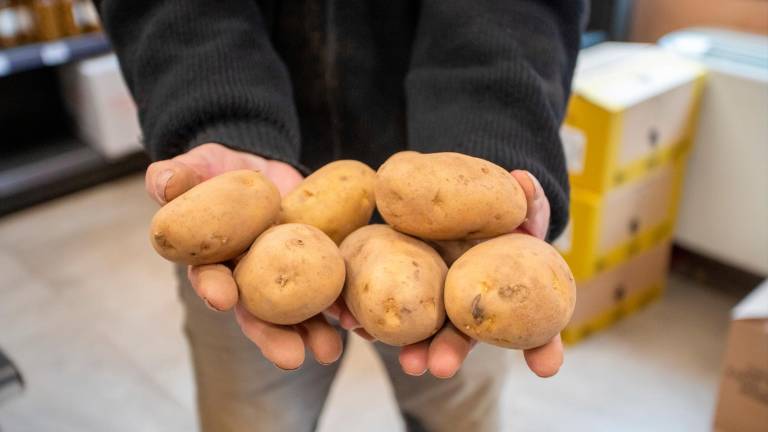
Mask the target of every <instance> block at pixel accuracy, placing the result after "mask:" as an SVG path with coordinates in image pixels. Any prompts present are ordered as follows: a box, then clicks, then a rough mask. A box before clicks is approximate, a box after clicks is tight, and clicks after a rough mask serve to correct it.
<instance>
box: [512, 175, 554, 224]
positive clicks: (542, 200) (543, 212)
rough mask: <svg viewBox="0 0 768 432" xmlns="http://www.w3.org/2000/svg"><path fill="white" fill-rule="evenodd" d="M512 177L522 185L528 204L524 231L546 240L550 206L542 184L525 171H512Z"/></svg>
mask: <svg viewBox="0 0 768 432" xmlns="http://www.w3.org/2000/svg"><path fill="white" fill-rule="evenodd" d="M512 176H513V177H514V178H515V179H516V180H517V182H518V183H520V186H521V187H522V188H523V192H524V193H525V199H526V201H527V203H528V210H527V212H526V215H525V221H524V222H523V224H522V225H521V226H520V228H521V229H522V230H524V231H525V232H527V233H528V234H531V235H532V236H534V237H537V238H540V239H544V237H546V235H547V230H548V229H549V218H550V212H551V209H550V206H549V200H548V199H547V196H546V194H545V193H544V188H542V187H541V183H539V181H538V180H537V179H536V177H534V176H533V175H532V174H531V173H529V172H528V171H524V170H515V171H512Z"/></svg>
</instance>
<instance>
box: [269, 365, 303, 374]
mask: <svg viewBox="0 0 768 432" xmlns="http://www.w3.org/2000/svg"><path fill="white" fill-rule="evenodd" d="M272 366H274V367H276V368H278V369H280V370H281V371H285V372H291V371H295V370H296V369H298V367H296V368H293V369H286V368H281V367H280V366H278V365H277V363H272ZM299 367H301V366H299Z"/></svg>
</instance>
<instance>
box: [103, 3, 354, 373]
mask: <svg viewBox="0 0 768 432" xmlns="http://www.w3.org/2000/svg"><path fill="white" fill-rule="evenodd" d="M98 6H99V9H100V12H101V15H102V18H103V21H104V24H105V27H106V28H107V31H108V33H109V35H110V38H111V40H112V43H113V45H114V47H115V50H116V51H117V54H118V57H119V59H120V63H121V67H122V69H123V75H124V76H125V79H126V81H127V83H128V86H129V87H130V89H131V91H132V93H133V96H134V98H135V100H136V102H137V105H138V107H139V115H140V120H141V125H142V129H143V131H144V135H145V144H146V146H147V149H148V151H149V152H150V154H151V156H152V157H153V158H154V159H161V160H158V161H157V162H155V163H153V164H151V165H150V166H149V168H148V169H147V173H146V176H145V185H146V188H147V192H148V193H149V195H150V196H151V197H152V198H154V199H155V200H156V201H157V202H158V203H159V204H161V205H162V204H165V203H166V202H168V201H171V200H173V199H174V198H176V197H178V196H179V195H181V194H182V193H184V192H185V191H186V190H188V189H189V188H191V187H193V186H195V185H196V184H198V183H200V182H201V181H204V180H206V179H208V178H211V177H213V176H216V175H218V174H221V173H223V172H226V171H230V170H236V169H254V170H260V171H261V172H262V173H264V175H266V176H267V177H268V178H270V179H271V180H272V181H273V182H274V183H275V185H276V186H277V187H278V188H279V189H280V191H281V192H282V193H286V192H287V191H289V190H291V189H292V188H293V187H295V186H296V185H297V184H298V183H299V182H301V175H300V174H299V173H298V172H297V171H296V170H295V169H294V168H292V167H291V166H290V165H288V164H286V163H283V162H280V161H285V162H289V163H291V164H293V165H294V166H296V165H298V164H297V162H298V160H299V133H298V121H297V118H296V113H295V109H294V107H293V104H292V96H291V88H290V82H289V79H288V73H287V71H286V70H285V67H284V65H283V64H282V63H281V62H280V61H279V59H278V57H277V55H276V54H275V52H274V51H273V49H272V47H271V44H270V41H269V38H268V35H267V31H266V29H265V25H264V22H263V21H262V18H261V15H260V12H259V10H258V7H257V5H256V2H253V1H249V0H220V1H216V2H213V1H206V0H153V1H149V0H142V1H137V0H102V1H101V2H100V3H99V4H98ZM220 144H224V145H226V146H227V147H224V146H222V145H220ZM239 150H242V151H239ZM253 153H256V154H258V155H261V156H263V157H261V156H257V155H255V154H253ZM265 158H266V159H265ZM188 275H189V279H190V282H191V283H192V287H193V288H194V289H195V291H196V292H197V294H198V295H199V296H200V297H201V299H202V300H203V301H205V302H206V304H207V305H208V306H209V307H210V308H212V309H214V310H217V311H221V312H223V311H229V310H232V309H234V315H235V319H236V320H237V322H238V324H239V325H240V328H241V330H242V331H243V333H244V334H245V336H246V337H248V338H249V339H250V340H251V341H252V342H253V343H254V344H256V345H257V346H258V347H259V349H261V351H262V354H263V355H264V356H265V357H266V358H267V359H269V360H270V361H271V362H272V363H274V364H275V365H276V366H278V367H281V368H284V369H295V368H298V367H299V366H300V365H301V364H302V363H303V362H304V359H305V351H306V350H307V349H308V350H309V351H310V352H312V354H313V355H314V357H315V359H317V360H318V361H319V362H322V363H332V362H334V361H336V360H337V359H338V358H339V356H340V355H341V350H342V342H341V336H340V335H339V334H338V332H337V331H336V330H335V329H334V328H333V327H332V326H331V325H330V324H329V323H328V322H327V321H326V319H325V317H324V315H323V314H318V315H316V316H314V317H312V318H310V319H308V320H307V321H305V322H303V323H300V324H298V325H296V326H279V325H275V324H271V323H268V322H265V321H261V320H259V319H257V318H256V317H254V316H252V315H251V314H250V313H248V312H247V311H245V309H243V308H242V307H241V306H239V305H238V304H237V302H238V291H237V286H236V284H235V281H234V279H233V277H232V270H231V268H230V267H229V266H228V265H225V264H210V265H203V266H193V267H189V272H188Z"/></svg>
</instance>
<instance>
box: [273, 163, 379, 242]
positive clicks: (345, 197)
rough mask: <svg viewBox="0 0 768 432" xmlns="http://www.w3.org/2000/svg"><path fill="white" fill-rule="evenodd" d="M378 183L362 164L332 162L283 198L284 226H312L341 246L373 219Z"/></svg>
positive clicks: (374, 176)
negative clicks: (345, 239)
mask: <svg viewBox="0 0 768 432" xmlns="http://www.w3.org/2000/svg"><path fill="white" fill-rule="evenodd" d="M375 183H376V172H375V171H373V170H372V169H371V168H370V167H369V166H368V165H366V164H364V163H362V162H358V161H353V160H341V161H336V162H331V163H329V164H328V165H325V166H324V167H322V168H320V169H319V170H317V171H315V172H314V173H312V175H310V176H309V177H307V178H306V179H304V181H303V182H302V183H301V184H300V185H299V186H298V187H297V188H296V189H295V190H293V191H291V193H289V194H288V195H286V197H285V198H283V204H282V214H281V223H291V222H296V223H305V224H308V225H312V226H314V227H317V228H319V229H320V230H321V231H323V232H324V233H326V234H327V235H328V237H330V238H331V239H332V240H333V241H335V242H336V244H339V243H341V241H342V240H344V238H345V237H346V236H348V235H349V233H351V232H352V231H354V230H356V229H358V228H360V227H361V226H363V225H365V224H367V223H368V221H369V220H370V219H371V214H372V213H373V209H374V207H375V206H376V200H375V199H374V196H373V187H374V184H375Z"/></svg>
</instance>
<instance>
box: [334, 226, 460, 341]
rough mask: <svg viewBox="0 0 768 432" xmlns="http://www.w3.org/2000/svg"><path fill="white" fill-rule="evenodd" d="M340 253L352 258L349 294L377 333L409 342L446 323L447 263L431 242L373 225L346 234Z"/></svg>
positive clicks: (349, 301) (369, 327) (362, 320)
mask: <svg viewBox="0 0 768 432" xmlns="http://www.w3.org/2000/svg"><path fill="white" fill-rule="evenodd" d="M341 254H342V255H343V256H344V260H345V261H346V263H347V281H346V283H345V286H344V294H343V295H344V300H345V301H346V303H347V307H349V310H350V311H351V312H352V315H354V316H355V318H357V320H358V321H359V322H360V324H361V325H362V326H363V328H365V330H367V331H368V333H370V334H371V335H372V336H374V337H375V338H376V339H378V340H380V341H382V342H384V343H386V344H388V345H394V346H402V345H408V344H412V343H415V342H418V341H421V340H424V339H427V338H428V337H430V336H432V335H433V334H435V332H437V331H438V330H439V329H440V328H441V327H442V325H443V322H444V321H445V309H444V305H443V282H444V280H445V274H446V272H447V267H446V265H445V263H444V262H443V260H442V259H441V258H440V256H439V255H438V254H437V252H435V251H434V250H433V249H432V248H431V247H429V246H428V245H427V244H426V243H424V242H422V241H420V240H417V239H415V238H413V237H409V236H407V235H404V234H400V233H398V232H397V231H395V230H393V229H392V228H390V227H388V226H386V225H369V226H366V227H363V228H360V229H359V230H357V231H355V232H354V233H352V234H350V235H349V237H347V238H346V240H344V242H343V243H342V244H341Z"/></svg>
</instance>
